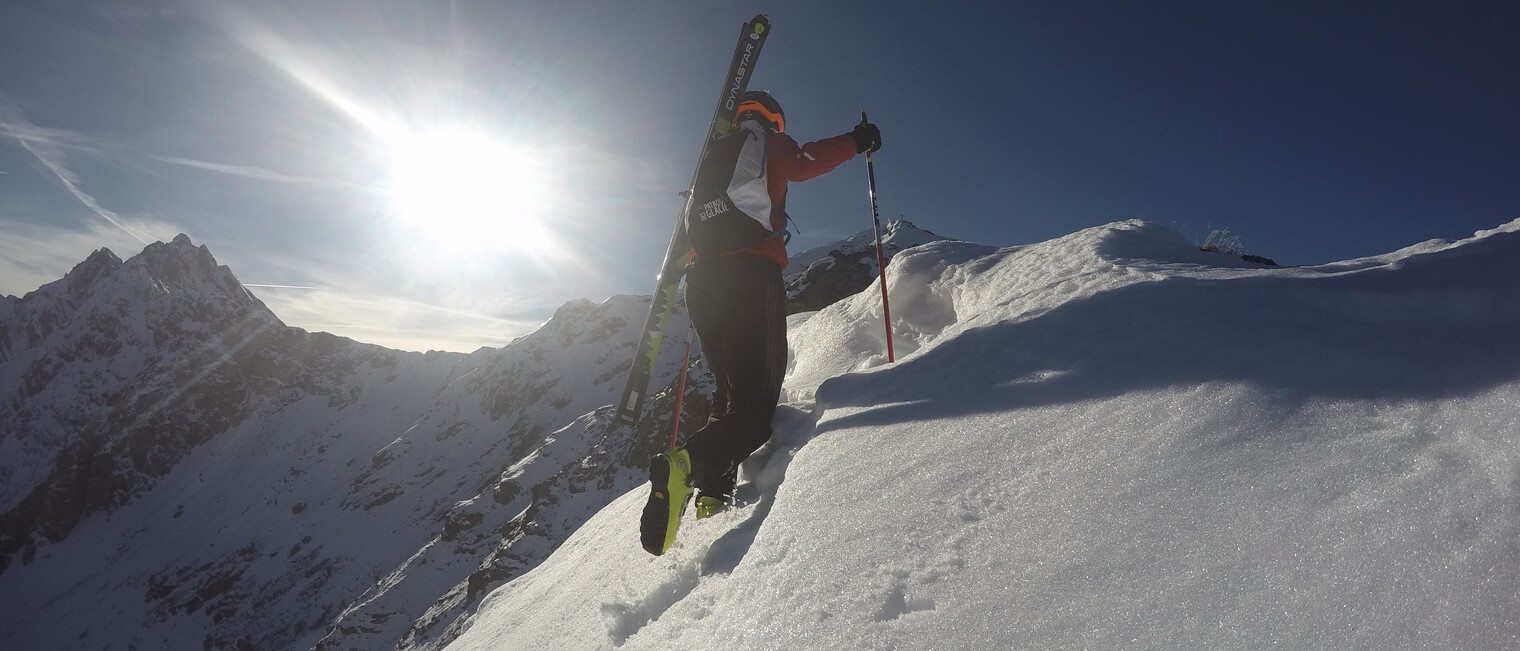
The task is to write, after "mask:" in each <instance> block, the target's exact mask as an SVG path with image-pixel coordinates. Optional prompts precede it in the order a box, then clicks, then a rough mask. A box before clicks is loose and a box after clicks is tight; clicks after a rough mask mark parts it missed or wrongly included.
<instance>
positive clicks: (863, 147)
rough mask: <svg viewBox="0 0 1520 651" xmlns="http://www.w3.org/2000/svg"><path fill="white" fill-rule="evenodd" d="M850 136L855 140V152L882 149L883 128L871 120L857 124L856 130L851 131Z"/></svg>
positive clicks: (860, 152)
mask: <svg viewBox="0 0 1520 651" xmlns="http://www.w3.org/2000/svg"><path fill="white" fill-rule="evenodd" d="M850 138H851V139H853V140H854V141H855V153H857V154H863V153H866V152H873V151H876V150H878V149H881V129H878V128H876V125H874V124H871V123H870V122H861V123H860V124H857V125H855V130H854V131H851V132H850Z"/></svg>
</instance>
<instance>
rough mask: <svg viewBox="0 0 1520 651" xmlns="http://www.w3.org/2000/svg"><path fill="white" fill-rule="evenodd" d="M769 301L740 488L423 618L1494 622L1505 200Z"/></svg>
mask: <svg viewBox="0 0 1520 651" xmlns="http://www.w3.org/2000/svg"><path fill="white" fill-rule="evenodd" d="M888 276H889V282H890V285H891V287H892V290H893V294H892V295H893V298H894V301H893V306H892V307H893V316H894V330H895V331H896V332H897V333H900V335H901V337H902V338H901V339H899V340H898V342H897V345H898V349H899V350H900V351H907V352H905V353H900V354H901V357H899V362H898V363H896V364H893V365H888V364H886V363H885V360H884V354H883V346H882V341H881V338H882V336H881V334H880V317H881V314H880V307H879V305H878V301H876V300H873V297H872V296H871V293H870V292H862V293H861V294H860V295H858V296H855V297H853V298H851V299H848V300H845V301H842V302H840V303H838V304H835V305H833V306H831V307H829V308H826V309H824V310H822V311H820V312H817V313H814V314H810V315H801V316H797V317H793V321H792V330H791V335H790V337H791V341H792V345H793V357H794V365H793V367H792V369H791V370H790V373H789V374H788V378H787V385H786V391H787V394H788V396H789V399H790V400H792V403H791V404H789V405H788V406H787V407H786V408H784V409H783V410H782V413H781V414H780V416H779V417H778V421H777V426H776V433H775V436H774V437H773V440H772V443H771V444H770V445H768V446H767V447H766V448H762V450H761V451H760V452H758V453H757V454H756V456H755V458H753V459H752V460H751V461H750V462H748V463H747V464H746V466H745V468H744V469H743V473H742V474H743V482H744V483H743V484H741V488H740V503H739V504H738V505H736V508H733V509H730V510H729V511H727V512H724V513H722V514H720V515H719V516H717V517H715V518H712V519H709V520H704V521H702V522H694V521H690V520H688V521H687V522H685V523H684V524H683V529H682V532H681V537H680V539H678V541H677V543H676V546H675V547H674V548H673V549H672V550H671V552H670V553H668V554H666V555H665V556H662V557H657V558H654V557H650V556H648V555H647V554H645V553H643V552H642V551H641V550H639V549H638V548H637V547H636V546H634V545H632V544H631V542H630V541H631V533H630V532H631V531H633V530H634V529H636V527H637V521H638V516H639V510H640V509H641V507H642V504H643V501H644V499H645V495H644V490H641V489H640V488H635V489H633V490H630V491H629V492H628V493H626V494H625V495H623V496H622V497H620V498H619V499H617V500H616V501H614V502H613V503H612V504H611V505H610V506H609V507H608V508H607V509H605V510H603V511H602V512H600V513H598V514H597V515H596V516H595V517H593V518H591V519H590V520H589V521H587V522H586V524H585V525H584V526H582V527H581V528H580V529H579V530H578V531H577V532H576V533H575V535H573V536H572V537H571V538H570V539H569V540H568V541H566V543H565V544H564V545H563V546H562V547H560V549H559V550H558V551H556V552H555V554H553V555H552V556H550V557H549V559H548V560H546V561H545V562H544V563H543V564H542V565H540V566H539V567H538V568H536V569H534V570H533V571H531V572H529V573H527V574H525V575H523V576H521V577H519V578H518V579H516V580H514V581H512V582H510V583H508V584H506V585H505V586H503V587H502V588H500V589H498V590H496V591H495V592H493V593H492V594H491V595H490V596H489V597H487V598H486V599H485V601H484V602H483V603H482V605H481V607H480V609H479V610H478V612H477V613H476V614H475V615H474V616H473V617H472V618H471V619H470V621H469V622H467V625H466V627H465V630H464V632H463V634H462V635H461V636H460V637H459V638H458V639H457V640H456V641H455V642H454V643H453V644H451V645H450V646H449V647H448V648H449V649H451V650H454V651H465V650H472V649H495V648H545V647H550V646H553V647H559V648H583V649H610V648H619V649H669V648H710V647H722V648H730V649H775V648H808V649H813V648H819V649H822V648H829V649H873V648H898V649H941V648H956V649H977V648H1260V647H1264V646H1283V647H1290V648H1299V647H1307V648H1411V647H1433V648H1509V647H1512V646H1514V645H1516V644H1517V643H1520V598H1517V597H1516V595H1515V594H1514V592H1513V590H1510V589H1509V588H1508V586H1512V585H1514V584H1515V583H1516V582H1517V580H1520V547H1516V545H1515V540H1517V539H1520V538H1517V534H1520V517H1517V514H1520V446H1517V445H1516V444H1517V442H1520V340H1517V339H1516V338H1515V337H1514V335H1513V333H1514V332H1516V331H1520V330H1517V326H1520V286H1517V284H1516V283H1515V282H1514V279H1515V278H1517V277H1520V220H1517V221H1516V222H1511V223H1509V224H1506V225H1504V226H1502V227H1500V228H1498V229H1494V230H1492V231H1484V232H1480V233H1478V234H1476V235H1475V236H1474V237H1473V238H1469V239H1466V240H1463V241H1460V242H1442V241H1432V242H1426V243H1423V244H1419V245H1415V246H1413V247H1409V248H1407V249H1404V250H1401V251H1396V252H1393V253H1390V254H1386V255H1382V256H1375V257H1370V258H1364V259H1359V260H1351V261H1346V262H1342V263H1335V264H1329V265H1321V266H1316V267H1304V268H1294V269H1277V268H1263V267H1261V266H1259V265H1254V264H1251V263H1249V262H1245V261H1241V260H1239V259H1235V258H1230V257H1227V256H1222V255H1220V254H1214V253H1207V252H1202V251H1199V250H1198V249H1197V248H1196V247H1193V246H1192V245H1190V244H1188V243H1187V242H1185V241H1184V240H1182V238H1180V237H1179V236H1177V235H1176V234H1175V233H1171V232H1170V231H1167V230H1166V229H1164V228H1161V227H1159V226H1156V225H1153V224H1147V223H1144V222H1123V223H1116V224H1110V225H1107V226H1102V227H1096V228H1091V229H1087V230H1084V231H1081V232H1078V233H1074V234H1072V235H1069V236H1067V237H1063V238H1058V239H1056V240H1052V241H1050V242H1044V243H1040V244H1034V245H1028V246H1020V247H1010V248H1006V249H992V248H991V247H980V246H977V245H970V244H965V243H956V242H934V243H930V244H927V245H925V246H922V247H918V248H915V249H911V250H909V251H905V252H904V253H902V254H900V255H899V256H898V258H897V259H896V260H895V261H894V262H893V264H892V265H890V266H889V268H888Z"/></svg>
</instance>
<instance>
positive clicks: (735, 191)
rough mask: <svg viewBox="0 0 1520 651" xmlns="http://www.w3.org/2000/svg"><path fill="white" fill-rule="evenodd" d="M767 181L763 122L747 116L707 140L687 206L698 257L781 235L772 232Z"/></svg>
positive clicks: (689, 229) (688, 231)
mask: <svg viewBox="0 0 1520 651" xmlns="http://www.w3.org/2000/svg"><path fill="white" fill-rule="evenodd" d="M766 180H767V179H766V174H765V128H764V127H762V126H760V123H759V122H756V121H754V120H744V121H743V122H740V123H739V126H738V128H736V129H734V130H733V131H730V132H729V133H728V134H727V135H724V136H721V137H719V138H717V139H715V140H713V141H712V142H711V143H708V145H707V151H706V153H705V154H703V157H702V162H701V163H699V164H698V167H697V181H696V184H695V185H693V186H692V195H691V197H690V200H689V201H688V202H687V204H686V216H685V226H686V236H687V238H688V239H689V240H690V242H691V247H692V249H694V250H696V252H697V255H706V254H710V253H721V252H724V251H732V250H735V249H742V248H744V247H746V246H750V245H752V244H756V243H758V242H760V241H762V240H764V239H766V238H769V237H774V236H776V235H778V233H776V232H774V231H772V230H771V195H770V190H769V189H768V188H767V187H766ZM783 233H784V231H783Z"/></svg>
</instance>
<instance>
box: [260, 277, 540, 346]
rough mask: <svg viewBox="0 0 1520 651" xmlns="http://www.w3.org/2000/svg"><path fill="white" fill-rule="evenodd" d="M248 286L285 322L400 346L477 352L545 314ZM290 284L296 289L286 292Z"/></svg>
mask: <svg viewBox="0 0 1520 651" xmlns="http://www.w3.org/2000/svg"><path fill="white" fill-rule="evenodd" d="M243 286H244V287H249V288H254V294H255V295H256V296H258V297H259V300H261V301H263V302H264V304H265V305H266V306H268V307H269V309H270V310H271V311H273V312H274V313H275V314H277V315H279V317H280V320H281V321H283V322H284V323H285V324H286V325H291V326H295V327H298V328H302V329H305V330H311V331H325V332H330V333H332V334H335V335H338V336H342V337H348V338H350V339H353V340H355V341H362V342H365V343H372V344H379V345H381V346H385V347H387V348H395V349H398V350H413V351H418V352H422V351H428V350H447V351H452V352H462V353H467V352H473V351H475V350H477V349H479V348H480V347H482V346H504V345H506V344H508V343H510V342H511V341H512V340H514V339H516V338H518V337H521V336H523V335H526V334H528V333H530V332H532V331H534V330H536V329H538V327H539V326H541V325H543V319H531V320H530V319H511V318H501V317H496V316H492V315H489V314H481V313H478V312H470V311H467V310H460V309H455V308H449V307H442V306H439V305H434V304H430V303H424V302H421V301H416V300H411V299H407V298H402V297H397V296H387V295H379V294H367V293H362V292H348V291H338V290H324V289H317V288H310V287H283V286H278V285H262V284H246V283H245V284H244V285H243ZM287 289H289V290H295V291H282V290H287ZM314 289H316V290H317V291H311V290H314ZM259 290H262V291H259Z"/></svg>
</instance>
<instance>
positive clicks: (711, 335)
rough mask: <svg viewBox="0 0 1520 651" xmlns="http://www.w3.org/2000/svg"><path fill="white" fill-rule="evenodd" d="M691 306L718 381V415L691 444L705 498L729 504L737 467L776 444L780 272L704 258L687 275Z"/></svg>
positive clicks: (731, 258) (770, 265) (755, 259)
mask: <svg viewBox="0 0 1520 651" xmlns="http://www.w3.org/2000/svg"><path fill="white" fill-rule="evenodd" d="M686 273H687V275H686V305H687V307H688V309H690V310H691V322H692V326H693V327H694V328H695V329H696V332H697V338H698V340H699V341H700V342H701V344H702V356H703V357H704V358H705V359H706V360H707V365H708V368H710V369H711V370H712V374H713V377H714V379H716V380H717V384H718V386H717V390H716V391H715V392H714V394H713V409H712V415H711V416H710V417H709V418H708V421H707V424H706V425H704V426H703V427H702V428H701V429H699V430H697V431H696V432H695V433H693V434H692V435H691V436H690V438H689V439H688V440H687V442H686V451H687V452H688V453H689V454H690V455H691V459H692V466H693V467H692V475H693V477H692V479H693V480H694V483H695V484H696V487H697V488H698V489H700V490H701V491H702V493H703V494H708V495H713V496H715V497H716V496H728V495H729V494H731V493H732V492H733V489H734V484H735V482H736V480H737V473H738V466H739V463H740V462H742V461H744V459H746V458H747V457H749V455H750V454H751V453H753V452H754V451H755V450H756V449H758V448H759V447H760V446H762V445H765V442H766V441H769V440H770V438H771V418H772V417H774V416H775V415H776V403H777V402H778V401H779V400H780V398H781V381H782V379H783V378H784V376H785V374H786V355H787V350H786V312H785V294H784V291H783V287H782V283H781V269H780V268H779V267H777V266H776V263H775V262H772V261H771V260H769V259H767V258H762V257H760V256H757V255H747V254H735V255H727V256H714V257H707V258H698V259H697V260H696V261H695V262H693V263H692V265H691V267H690V268H688V269H687V272H686Z"/></svg>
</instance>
